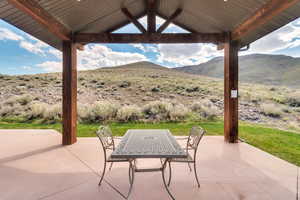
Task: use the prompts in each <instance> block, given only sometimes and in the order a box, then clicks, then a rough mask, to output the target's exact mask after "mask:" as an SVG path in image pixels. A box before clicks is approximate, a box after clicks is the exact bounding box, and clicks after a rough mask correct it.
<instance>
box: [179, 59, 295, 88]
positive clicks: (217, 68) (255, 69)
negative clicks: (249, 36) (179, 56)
mask: <svg viewBox="0 0 300 200" xmlns="http://www.w3.org/2000/svg"><path fill="white" fill-rule="evenodd" d="M175 69H176V70H178V71H182V72H186V73H191V74H198V75H203V76H209V77H214V78H223V76H224V61H223V57H216V58H213V59H211V60H210V61H208V62H206V63H201V64H199V65H192V66H184V67H177V68H175ZM299 77H300V58H294V57H291V56H286V55H270V54H250V55H245V56H240V57H239V80H240V81H242V82H248V83H259V84H264V85H275V86H288V87H292V88H299V87H300V79H299Z"/></svg>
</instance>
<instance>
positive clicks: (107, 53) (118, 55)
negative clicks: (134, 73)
mask: <svg viewBox="0 0 300 200" xmlns="http://www.w3.org/2000/svg"><path fill="white" fill-rule="evenodd" d="M52 53H57V52H52ZM146 60H148V59H147V58H146V56H144V55H142V54H139V53H129V52H118V51H113V50H112V49H110V48H108V47H107V46H104V45H86V46H85V50H84V51H78V59H77V61H78V70H89V69H96V68H100V67H112V66H117V65H124V64H128V63H133V62H139V61H146ZM37 66H38V67H41V68H43V69H44V70H45V71H47V72H59V71H62V62H61V61H46V62H43V63H40V64H38V65H37Z"/></svg>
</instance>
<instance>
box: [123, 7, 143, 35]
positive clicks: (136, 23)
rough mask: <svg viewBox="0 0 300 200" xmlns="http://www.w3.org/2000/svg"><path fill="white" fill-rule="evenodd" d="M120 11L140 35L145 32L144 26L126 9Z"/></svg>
mask: <svg viewBox="0 0 300 200" xmlns="http://www.w3.org/2000/svg"><path fill="white" fill-rule="evenodd" d="M121 10H122V12H123V14H124V15H125V16H126V17H127V19H128V20H129V21H131V22H132V23H133V24H134V25H135V26H136V27H137V28H138V29H139V30H140V31H141V32H142V33H146V32H147V30H146V29H145V28H144V26H143V25H142V24H141V23H140V22H139V21H138V20H137V19H136V18H135V17H134V16H133V15H132V14H131V13H130V12H129V10H128V9H127V8H122V9H121Z"/></svg>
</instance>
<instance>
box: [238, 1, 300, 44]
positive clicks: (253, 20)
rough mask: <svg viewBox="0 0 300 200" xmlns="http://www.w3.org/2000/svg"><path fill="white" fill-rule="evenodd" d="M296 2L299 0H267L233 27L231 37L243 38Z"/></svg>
mask: <svg viewBox="0 0 300 200" xmlns="http://www.w3.org/2000/svg"><path fill="white" fill-rule="evenodd" d="M298 2H300V0H269V1H268V2H267V3H266V4H265V5H263V6H262V7H261V8H260V9H258V10H257V11H256V12H255V13H254V14H253V15H252V16H251V17H249V18H248V19H246V20H245V21H244V22H243V23H242V24H240V25H239V26H238V27H236V28H235V29H234V31H233V32H232V39H233V40H239V39H241V38H243V37H244V36H245V35H248V34H249V33H251V32H252V31H254V30H256V29H257V28H259V27H260V26H262V25H264V24H265V23H267V22H268V21H269V20H271V19H272V18H273V17H275V16H278V15H279V14H280V13H281V12H284V11H285V10H287V9H288V8H290V7H292V6H293V5H295V4H296V3H298Z"/></svg>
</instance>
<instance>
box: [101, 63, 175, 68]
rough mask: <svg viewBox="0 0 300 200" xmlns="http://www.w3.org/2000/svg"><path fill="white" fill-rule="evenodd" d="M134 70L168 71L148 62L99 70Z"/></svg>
mask: <svg viewBox="0 0 300 200" xmlns="http://www.w3.org/2000/svg"><path fill="white" fill-rule="evenodd" d="M135 68H138V69H142V68H144V69H154V70H170V69H169V68H166V67H163V66H161V65H157V64H155V63H152V62H148V61H141V62H135V63H130V64H126V65H119V66H115V67H103V68H99V69H135Z"/></svg>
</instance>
